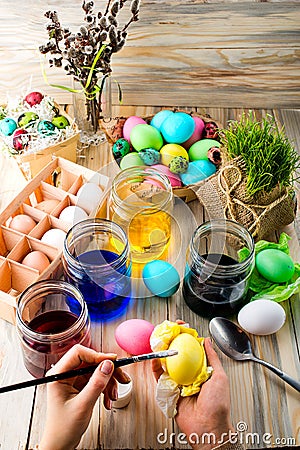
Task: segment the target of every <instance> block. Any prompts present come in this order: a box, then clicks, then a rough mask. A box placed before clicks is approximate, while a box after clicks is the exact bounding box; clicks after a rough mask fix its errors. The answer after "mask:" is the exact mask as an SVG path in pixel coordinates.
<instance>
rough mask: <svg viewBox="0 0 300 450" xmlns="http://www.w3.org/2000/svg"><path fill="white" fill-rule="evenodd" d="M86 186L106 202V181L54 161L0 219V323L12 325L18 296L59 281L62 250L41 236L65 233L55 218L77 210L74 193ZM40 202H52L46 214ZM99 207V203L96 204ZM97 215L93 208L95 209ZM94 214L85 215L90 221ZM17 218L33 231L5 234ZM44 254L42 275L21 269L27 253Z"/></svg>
mask: <svg viewBox="0 0 300 450" xmlns="http://www.w3.org/2000/svg"><path fill="white" fill-rule="evenodd" d="M87 182H92V183H95V184H97V185H98V186H99V187H100V188H101V190H102V192H103V199H104V198H106V196H107V192H108V186H109V178H108V177H106V176H105V175H102V174H100V173H98V172H94V171H92V170H90V169H87V168H85V167H82V166H80V165H78V164H75V163H73V162H71V161H68V160H66V159H64V158H59V157H53V158H52V161H51V162H50V163H48V164H47V165H46V166H45V167H44V169H43V170H42V171H40V172H39V174H38V175H37V176H35V177H34V178H33V179H32V180H31V181H29V182H28V183H27V185H26V186H25V188H24V189H23V190H22V191H21V192H20V193H19V194H18V195H17V196H16V197H15V199H14V200H13V201H12V202H11V203H10V204H9V205H8V206H7V207H6V208H5V209H4V211H3V212H2V213H1V214H0V317H1V318H3V319H5V320H7V321H9V322H11V323H15V313H16V305H17V301H18V298H19V296H20V294H21V293H22V291H24V289H26V288H27V287H28V286H30V285H31V284H32V283H34V282H36V281H39V280H41V279H48V278H53V279H58V278H60V277H61V275H62V263H61V260H62V250H61V249H60V248H57V247H56V245H55V244H52V243H51V245H49V244H48V243H44V242H42V241H41V238H42V236H43V235H44V233H45V232H46V231H48V230H50V229H52V228H54V229H55V228H56V229H59V230H63V231H64V232H67V231H68V230H69V229H70V226H71V225H70V224H69V223H67V222H65V221H63V220H61V219H60V218H59V216H60V213H61V211H62V210H63V209H64V208H66V207H67V206H71V205H74V206H75V205H76V204H77V200H78V197H76V194H77V192H78V190H79V189H80V188H81V186H83V185H84V184H85V183H87ZM45 200H56V201H57V202H56V203H57V204H56V205H55V206H54V208H53V209H52V210H50V211H43V210H41V209H39V206H38V205H39V204H40V203H41V202H42V201H45ZM100 204H102V199H101V201H100ZM96 210H97V211H98V207H97V208H96ZM96 210H93V211H91V212H89V214H88V216H89V217H94V216H95V213H96ZM18 214H26V215H28V216H29V217H31V218H32V219H33V220H34V221H35V222H36V225H35V226H34V228H33V229H32V230H31V231H30V232H29V233H28V234H26V233H24V232H20V231H16V230H14V229H12V228H10V226H9V225H10V222H11V220H12V219H13V218H14V217H15V216H17V215H18ZM36 250H39V251H41V252H42V253H44V254H45V255H46V256H47V257H48V259H49V262H50V265H49V266H48V267H47V268H46V269H45V270H44V271H42V272H41V273H39V271H38V270H36V269H33V268H31V267H29V266H26V265H24V264H22V261H23V259H24V258H25V256H26V255H27V254H28V253H30V252H31V251H36Z"/></svg>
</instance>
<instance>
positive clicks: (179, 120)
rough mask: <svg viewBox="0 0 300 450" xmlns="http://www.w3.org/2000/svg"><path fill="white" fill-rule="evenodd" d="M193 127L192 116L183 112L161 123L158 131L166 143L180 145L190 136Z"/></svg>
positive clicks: (174, 114)
mask: <svg viewBox="0 0 300 450" xmlns="http://www.w3.org/2000/svg"><path fill="white" fill-rule="evenodd" d="M195 126H196V125H195V122H194V119H193V118H192V116H190V115H189V114H186V113H184V112H176V113H173V114H171V115H169V117H167V118H166V120H164V121H163V123H162V125H161V129H160V131H161V134H162V135H163V138H164V139H165V141H166V142H168V143H172V144H181V143H182V142H185V141H187V140H188V139H189V138H190V137H191V136H192V134H193V133H194V130H195Z"/></svg>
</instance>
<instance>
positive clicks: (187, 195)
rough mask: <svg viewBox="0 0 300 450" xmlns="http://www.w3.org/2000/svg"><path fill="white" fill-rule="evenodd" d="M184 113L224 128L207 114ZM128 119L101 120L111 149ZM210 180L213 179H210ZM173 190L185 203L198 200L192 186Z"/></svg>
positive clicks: (150, 118) (148, 119) (150, 117)
mask: <svg viewBox="0 0 300 450" xmlns="http://www.w3.org/2000/svg"><path fill="white" fill-rule="evenodd" d="M175 111H176V112H177V111H180V110H177V109H174V112H175ZM182 112H185V113H187V114H190V115H191V116H193V117H200V118H201V119H202V120H203V121H204V123H205V124H207V123H210V122H214V123H215V124H216V126H217V128H218V129H222V128H223V126H222V124H221V123H220V122H219V121H217V120H215V119H214V118H212V117H210V116H209V115H207V114H199V113H198V112H196V111H190V112H189V111H182ZM153 116H154V114H153V115H150V116H147V117H143V119H144V120H145V121H146V122H147V123H149V124H150V122H151V120H152V118H153ZM126 119H127V117H115V118H112V119H110V120H101V121H100V127H101V129H102V130H103V131H104V133H105V135H106V137H107V140H108V142H109V143H110V144H111V147H112V146H113V144H114V143H115V142H116V141H117V140H118V139H120V138H122V137H123V126H124V123H125V121H126ZM112 159H113V161H114V162H115V164H116V166H117V167H118V169H119V170H120V167H119V164H118V161H117V160H116V159H115V157H114V155H112ZM209 178H211V177H209ZM209 178H207V179H206V180H203V182H206V181H207V180H208V179H209ZM203 182H199V184H203ZM197 186H198V183H197ZM172 190H173V193H174V194H175V195H176V196H177V197H180V198H181V199H182V200H183V201H184V202H185V203H189V202H191V201H193V200H195V199H196V198H197V196H196V193H195V191H194V189H193V186H191V185H190V186H182V187H173V188H172Z"/></svg>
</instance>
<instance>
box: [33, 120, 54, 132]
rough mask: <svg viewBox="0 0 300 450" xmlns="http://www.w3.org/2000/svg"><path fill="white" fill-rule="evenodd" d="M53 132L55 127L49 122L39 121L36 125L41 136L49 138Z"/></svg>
mask: <svg viewBox="0 0 300 450" xmlns="http://www.w3.org/2000/svg"><path fill="white" fill-rule="evenodd" d="M54 130H55V125H53V123H52V122H50V121H49V120H41V121H40V122H39V123H38V126H37V131H38V133H40V134H42V135H43V136H51V135H52V134H53V132H54Z"/></svg>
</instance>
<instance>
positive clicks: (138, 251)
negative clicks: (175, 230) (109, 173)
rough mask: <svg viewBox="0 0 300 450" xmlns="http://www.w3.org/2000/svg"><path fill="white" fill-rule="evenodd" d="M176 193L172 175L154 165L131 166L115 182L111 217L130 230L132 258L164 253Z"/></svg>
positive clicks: (146, 258) (138, 259)
mask: <svg viewBox="0 0 300 450" xmlns="http://www.w3.org/2000/svg"><path fill="white" fill-rule="evenodd" d="M172 209H173V193H172V187H171V184H170V181H169V179H168V178H167V177H166V176H165V175H163V174H161V173H159V172H158V171H157V170H155V169H153V168H150V167H147V166H146V167H144V166H141V167H131V168H129V169H125V170H123V171H121V172H120V173H119V174H118V175H117V176H116V177H115V179H114V180H113V182H112V189H111V195H110V199H109V218H110V219H111V220H113V221H114V222H116V223H118V224H119V225H120V226H121V227H122V228H123V229H124V230H125V232H126V234H127V236H128V241H129V245H130V251H131V256H132V261H133V262H137V263H146V262H148V261H152V260H154V259H157V258H159V257H160V256H161V254H162V253H163V252H164V251H165V249H166V247H167V245H168V243H169V241H170V235H171V213H172Z"/></svg>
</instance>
